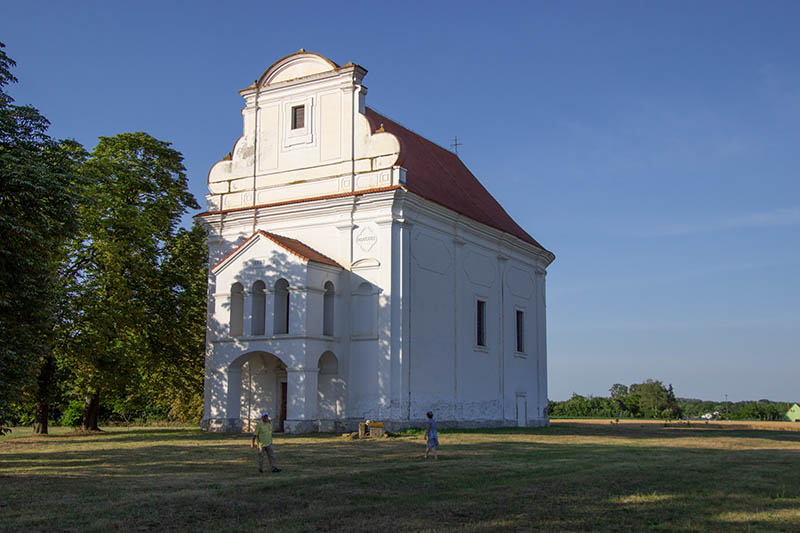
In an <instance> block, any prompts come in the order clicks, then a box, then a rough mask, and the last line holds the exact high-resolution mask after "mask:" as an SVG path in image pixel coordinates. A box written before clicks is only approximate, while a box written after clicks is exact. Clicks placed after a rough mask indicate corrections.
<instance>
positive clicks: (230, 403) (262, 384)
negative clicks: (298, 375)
mask: <svg viewBox="0 0 800 533" xmlns="http://www.w3.org/2000/svg"><path fill="white" fill-rule="evenodd" d="M286 381H287V374H286V362H285V361H283V360H282V359H281V358H280V357H279V356H277V355H274V354H272V353H268V352H262V351H255V352H247V353H245V354H242V355H240V356H239V357H237V358H236V359H234V360H233V361H232V362H231V364H230V365H229V366H228V398H227V418H228V420H229V421H231V424H232V425H238V426H239V427H240V428H242V429H243V430H244V431H250V430H251V429H252V427H253V426H254V424H255V422H256V421H258V419H259V418H260V417H261V413H263V412H265V411H266V412H268V413H269V414H270V417H271V418H272V421H273V426H274V427H275V430H276V431H282V430H283V421H284V420H285V419H286V404H287V398H286V391H287V387H286Z"/></svg>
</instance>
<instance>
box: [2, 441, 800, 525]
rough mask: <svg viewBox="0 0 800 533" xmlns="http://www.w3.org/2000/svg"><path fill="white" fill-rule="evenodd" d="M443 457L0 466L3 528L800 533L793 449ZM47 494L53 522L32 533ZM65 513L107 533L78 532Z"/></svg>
mask: <svg viewBox="0 0 800 533" xmlns="http://www.w3.org/2000/svg"><path fill="white" fill-rule="evenodd" d="M500 435H502V433H500ZM159 442H160V441H159ZM442 443H443V445H442V449H441V450H440V454H441V457H442V459H441V460H440V461H437V462H433V461H428V462H425V461H422V460H421V458H420V456H421V452H422V450H421V444H420V441H418V440H413V439H389V440H382V441H376V442H369V441H362V442H359V441H344V440H336V439H330V438H329V439H327V440H326V439H323V438H320V439H309V440H306V441H301V440H299V439H283V440H282V441H281V442H279V443H276V455H277V458H278V461H279V464H280V465H281V466H282V468H283V469H284V471H283V472H282V473H281V474H276V475H271V474H264V475H259V474H257V473H256V471H255V455H254V452H253V451H252V450H249V449H248V448H245V447H244V446H242V447H239V446H238V445H236V444H235V443H229V442H226V441H224V440H220V441H219V445H212V446H209V445H207V444H208V441H205V440H197V441H196V443H195V444H194V445H190V444H189V443H187V442H186V441H183V440H180V441H177V442H176V443H175V444H172V445H169V444H154V445H152V446H144V447H139V448H123V449H107V448H102V449H97V450H69V449H64V450H61V451H59V450H56V451H52V450H49V449H48V451H46V452H37V451H35V450H34V451H30V452H25V453H7V454H6V453H4V454H2V455H0V457H2V465H1V466H0V472H2V473H8V472H17V473H14V474H13V478H14V482H13V483H3V484H0V500H3V499H4V498H13V501H12V504H11V505H12V506H13V507H15V508H17V509H15V517H16V518H12V520H16V521H12V522H10V523H9V526H10V527H12V528H14V527H15V526H17V527H20V528H21V529H24V527H21V526H29V527H30V528H32V529H44V530H48V529H75V528H78V529H81V528H86V526H87V525H88V526H90V527H88V528H89V529H92V528H94V529H98V528H104V527H106V528H112V529H113V528H114V527H122V528H123V529H135V528H157V529H187V528H200V527H202V528H212V527H213V528H217V527H221V528H224V529H229V530H230V529H236V530H238V529H254V528H269V529H281V530H283V529H289V530H312V529H323V530H324V529H330V530H342V529H391V530H393V531H395V530H418V529H426V528H438V529H459V530H462V529H467V530H469V529H473V530H474V529H496V528H501V527H502V528H511V529H545V530H551V529H562V530H582V531H585V530H642V529H654V528H655V529H673V530H674V529H688V530H709V529H710V530H731V529H737V528H739V529H745V528H746V527H748V526H750V527H753V526H757V527H762V528H766V529H773V530H774V529H786V530H792V529H797V528H798V527H800V517H798V516H795V515H794V514H793V513H794V512H795V511H797V509H798V502H800V480H798V479H797V476H796V475H795V472H797V471H798V470H800V453H798V452H800V450H799V449H789V450H763V449H758V450H719V449H693V448H676V447H670V446H653V447H642V446H638V445H637V444H636V443H635V442H631V443H628V444H616V443H612V444H596V443H588V444H587V443H575V444H569V443H567V444H564V443H557V444H556V443H547V442H539V441H537V442H525V441H517V440H510V441H502V440H493V441H490V442H483V441H476V442H454V443H447V440H446V438H443V439H442ZM122 444H125V443H122ZM32 464H34V465H37V464H38V465H41V469H40V470H39V469H36V468H32V467H31V465H32ZM31 468H32V471H31V470H29V469H31ZM26 470H27V473H26ZM44 482H46V483H47V487H48V489H47V490H48V493H49V494H50V496H49V497H48V507H52V508H54V509H56V510H57V511H58V512H60V513H61V514H60V515H55V516H56V517H57V518H54V520H57V521H56V522H53V523H52V524H50V525H48V524H42V523H37V522H30V521H27V522H26V520H34V518H29V517H36V516H37V512H39V511H40V509H39V508H38V505H37V504H36V501H37V500H38V499H37V498H36V495H37V494H40V493H41V490H42V487H43V486H44V485H43V483H44ZM12 487H13V488H12ZM26 495H27V497H26ZM70 497H74V498H78V499H79V500H80V501H87V502H91V504H92V505H91V506H92V512H93V513H94V514H96V515H97V516H104V517H106V518H105V519H106V520H107V521H108V522H104V523H103V524H99V523H98V524H95V526H92V524H87V523H85V522H82V521H83V520H86V519H87V518H86V516H85V515H81V514H80V512H79V511H77V510H75V509H73V508H72V507H70V506H69V504H68V503H69V501H70V500H68V498H70ZM78 507H80V506H78ZM770 513H771V514H770ZM776 517H777V518H776ZM101 526H102V527H101Z"/></svg>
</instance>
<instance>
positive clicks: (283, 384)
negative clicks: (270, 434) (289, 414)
mask: <svg viewBox="0 0 800 533" xmlns="http://www.w3.org/2000/svg"><path fill="white" fill-rule="evenodd" d="M285 421H286V382H285V381H282V382H281V416H280V417H279V418H278V431H283V423H284V422H285Z"/></svg>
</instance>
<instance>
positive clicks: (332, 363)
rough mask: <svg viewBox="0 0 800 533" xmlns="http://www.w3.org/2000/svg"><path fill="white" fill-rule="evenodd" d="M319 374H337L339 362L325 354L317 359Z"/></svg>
mask: <svg viewBox="0 0 800 533" xmlns="http://www.w3.org/2000/svg"><path fill="white" fill-rule="evenodd" d="M318 366H319V373H320V374H330V375H335V374H338V373H339V360H338V359H336V356H335V355H333V354H332V353H331V352H325V353H324V354H322V355H321V356H320V358H319V365H318Z"/></svg>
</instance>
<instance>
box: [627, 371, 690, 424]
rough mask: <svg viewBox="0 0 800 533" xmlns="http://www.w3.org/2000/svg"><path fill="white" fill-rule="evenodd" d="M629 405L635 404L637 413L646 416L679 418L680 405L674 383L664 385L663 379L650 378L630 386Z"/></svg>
mask: <svg viewBox="0 0 800 533" xmlns="http://www.w3.org/2000/svg"><path fill="white" fill-rule="evenodd" d="M628 402H629V403H628V407H629V408H632V407H631V406H635V408H636V411H635V412H636V415H637V416H642V417H644V418H678V417H679V416H680V409H679V407H678V403H677V400H676V399H675V394H674V392H673V390H672V385H670V386H669V388H667V387H664V384H663V383H661V381H658V380H653V379H648V380H647V381H645V382H644V383H634V384H632V385H631V386H630V388H629V394H628Z"/></svg>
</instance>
